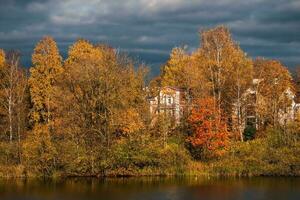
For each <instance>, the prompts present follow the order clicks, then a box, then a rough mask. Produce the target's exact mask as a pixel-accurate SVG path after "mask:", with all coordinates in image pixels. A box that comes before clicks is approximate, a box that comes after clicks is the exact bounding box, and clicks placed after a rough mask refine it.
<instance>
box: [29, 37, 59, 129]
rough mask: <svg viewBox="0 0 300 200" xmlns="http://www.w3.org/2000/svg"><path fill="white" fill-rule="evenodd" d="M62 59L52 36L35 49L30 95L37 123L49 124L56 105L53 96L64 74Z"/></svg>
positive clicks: (33, 118) (34, 119)
mask: <svg viewBox="0 0 300 200" xmlns="http://www.w3.org/2000/svg"><path fill="white" fill-rule="evenodd" d="M61 62H62V58H61V56H60V54H59V50H58V48H57V45H56V42H55V41H54V39H53V38H51V37H50V36H46V37H44V38H43V39H42V40H41V41H40V42H39V43H38V44H37V45H36V47H35V49H34V53H33V55H32V63H33V67H32V68H31V69H30V74H31V75H30V78H29V86H30V95H31V100H32V103H33V110H32V113H31V116H32V120H33V121H34V122H35V123H44V124H46V123H49V122H50V121H51V119H52V114H51V113H52V111H53V110H54V107H55V103H54V102H53V95H54V93H55V84H56V80H57V77H58V75H59V74H61V73H62V71H63V68H62V64H61Z"/></svg>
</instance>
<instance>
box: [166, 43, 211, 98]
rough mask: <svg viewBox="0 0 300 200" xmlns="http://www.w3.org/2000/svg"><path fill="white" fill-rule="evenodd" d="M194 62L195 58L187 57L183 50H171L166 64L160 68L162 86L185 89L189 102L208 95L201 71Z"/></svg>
mask: <svg viewBox="0 0 300 200" xmlns="http://www.w3.org/2000/svg"><path fill="white" fill-rule="evenodd" d="M196 62H197V61H196V57H195V56H194V55H189V54H188V53H187V52H186V50H185V48H181V47H176V48H174V49H172V52H171V54H170V58H169V60H168V62H167V63H166V65H164V66H163V68H162V86H174V87H179V88H184V89H186V91H188V95H189V96H188V98H189V100H190V101H191V99H192V98H199V97H204V96H205V95H206V94H208V84H207V81H206V79H205V77H204V73H203V69H202V68H201V66H199V65H197V63H196Z"/></svg>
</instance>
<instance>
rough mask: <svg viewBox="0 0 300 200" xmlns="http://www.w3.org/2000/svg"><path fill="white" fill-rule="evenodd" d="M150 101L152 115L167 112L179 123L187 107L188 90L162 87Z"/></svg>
mask: <svg viewBox="0 0 300 200" xmlns="http://www.w3.org/2000/svg"><path fill="white" fill-rule="evenodd" d="M149 103H150V113H151V115H152V116H155V115H157V114H159V113H161V114H166V115H167V116H169V117H171V118H172V119H173V120H174V121H175V123H176V124H178V123H179V122H180V119H181V117H182V115H183V113H184V108H185V107H186V92H185V91H184V90H183V89H180V88H176V87H170V86H166V87H162V88H161V89H160V91H159V95H158V96H156V97H151V98H149Z"/></svg>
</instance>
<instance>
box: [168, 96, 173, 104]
mask: <svg viewBox="0 0 300 200" xmlns="http://www.w3.org/2000/svg"><path fill="white" fill-rule="evenodd" d="M171 103H172V98H171V97H170V96H169V97H168V104H171Z"/></svg>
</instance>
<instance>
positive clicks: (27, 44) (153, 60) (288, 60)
mask: <svg viewBox="0 0 300 200" xmlns="http://www.w3.org/2000/svg"><path fill="white" fill-rule="evenodd" d="M0 2H1V5H0V48H5V49H20V50H21V51H22V52H23V55H24V57H25V58H27V60H26V59H25V61H24V62H25V63H26V64H29V63H30V62H29V59H30V55H31V53H32V49H33V47H34V45H35V43H36V42H37V41H38V40H40V39H41V37H42V36H43V35H52V36H53V37H54V38H55V39H56V40H57V42H58V45H59V47H60V49H61V51H62V53H63V54H64V55H66V52H67V49H68V46H69V45H70V44H72V42H74V41H75V40H76V39H77V38H86V39H89V40H91V41H92V42H104V43H108V44H110V45H112V46H113V47H115V48H119V49H120V50H123V51H126V52H128V53H129V54H130V55H132V56H134V57H135V58H137V59H139V60H141V61H145V62H146V63H147V64H149V65H151V66H153V68H154V72H156V73H157V72H158V70H159V65H160V64H161V63H164V62H165V61H166V60H167V58H168V54H169V52H170V50H171V49H172V48H173V47H174V46H178V45H184V44H187V45H188V46H189V48H190V49H195V48H197V46H199V39H198V31H199V29H203V28H209V27H212V26H215V25H218V24H226V25H227V26H229V27H230V28H231V30H232V33H233V37H234V39H235V40H237V41H238V42H239V43H240V45H241V47H242V48H243V49H244V50H245V51H246V52H247V53H248V54H249V55H251V56H264V57H268V58H278V59H281V60H282V61H283V62H284V63H285V64H286V65H288V66H290V67H293V66H294V65H295V64H298V63H299V64H300V58H299V54H300V52H299V49H300V1H299V0H248V1H239V0H210V1H207V0H189V1H186V0H114V1H110V0H89V1H85V0H64V1H61V0H48V1H42V0H41V1H37V0H29V1H28V0H27V1H24V0H19V1H18V0H0Z"/></svg>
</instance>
